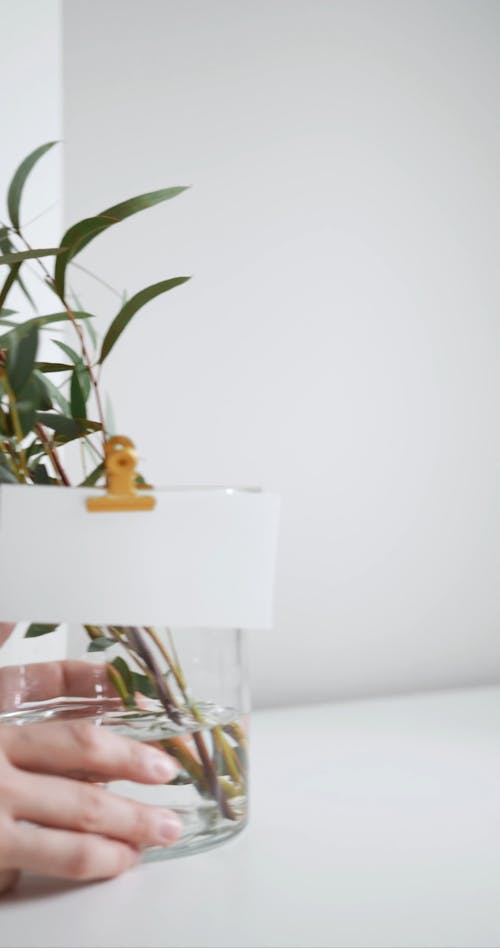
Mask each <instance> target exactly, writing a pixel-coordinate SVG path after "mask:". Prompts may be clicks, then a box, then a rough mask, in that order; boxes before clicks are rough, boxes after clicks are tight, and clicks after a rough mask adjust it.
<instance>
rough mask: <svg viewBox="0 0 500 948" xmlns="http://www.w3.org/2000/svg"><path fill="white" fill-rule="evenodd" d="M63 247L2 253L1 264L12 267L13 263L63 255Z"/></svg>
mask: <svg viewBox="0 0 500 948" xmlns="http://www.w3.org/2000/svg"><path fill="white" fill-rule="evenodd" d="M65 249H66V248H65V247H45V248H43V249H40V250H19V251H17V250H16V252H15V253H4V254H2V255H1V256H0V266H1V265H2V264H5V265H7V264H8V265H9V266H12V264H13V263H23V261H24V260H38V259H39V258H40V257H56V256H57V255H58V254H61V253H64V251H65Z"/></svg>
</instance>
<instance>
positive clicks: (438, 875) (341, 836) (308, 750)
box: [0, 688, 500, 948]
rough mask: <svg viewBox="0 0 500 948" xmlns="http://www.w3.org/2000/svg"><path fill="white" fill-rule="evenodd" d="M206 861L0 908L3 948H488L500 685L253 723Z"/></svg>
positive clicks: (497, 876)
mask: <svg viewBox="0 0 500 948" xmlns="http://www.w3.org/2000/svg"><path fill="white" fill-rule="evenodd" d="M252 769H253V780H252V819H251V825H250V826H249V827H248V829H246V830H245V831H244V832H243V833H242V834H241V835H240V836H239V837H238V838H236V839H235V840H233V841H231V842H229V843H226V844H223V845H222V846H220V847H218V848H215V849H213V850H211V851H208V852H205V853H202V854H200V855H196V856H189V857H185V858H182V859H177V860H167V861H164V862H156V863H150V864H148V865H142V866H139V867H138V868H137V869H134V870H132V871H131V872H129V873H128V874H126V875H124V876H122V877H121V878H119V879H115V880H112V881H109V882H101V883H94V884H92V885H84V886H75V885H64V884H58V883H54V882H44V881H43V880H37V879H34V878H31V879H25V880H24V881H23V882H22V884H21V886H20V888H19V890H18V891H17V893H16V894H14V895H12V896H7V897H4V898H2V899H1V900H0V945H1V946H2V948H21V946H22V948H28V946H30V948H35V946H36V948H45V946H47V948H48V946H50V948H90V946H96V948H132V946H134V948H135V946H137V948H159V946H172V948H188V946H189V948H212V946H213V948H225V946H231V948H275V946H280V948H295V946H304V948H323V946H328V948H336V946H340V948H350V946H357V948H378V946H380V948H392V946H395V948H406V946H415V948H417V946H418V948H441V946H446V948H462V946H470V948H490V946H491V948H493V946H494V948H498V946H499V945H500V688H480V689H474V690H463V691H450V692H442V693H435V694H431V695H422V696H417V697H403V698H390V699H383V700H380V699H379V700H369V701H368V700H367V701H358V702H348V703H341V704H332V705H316V706H309V707H307V708H297V709H293V710H278V711H266V712H260V713H256V714H255V715H254V718H253V732H252Z"/></svg>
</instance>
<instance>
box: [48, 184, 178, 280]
mask: <svg viewBox="0 0 500 948" xmlns="http://www.w3.org/2000/svg"><path fill="white" fill-rule="evenodd" d="M186 190H187V189H186V188H185V187H175V188H162V189H161V190H159V191H149V192H147V193H146V194H139V195H137V196H136V197H133V198H129V199H128V200H127V201H122V202H121V203H120V204H114V205H113V206H112V207H108V208H106V210H104V211H101V212H100V213H99V214H96V215H95V216H94V217H87V218H85V219H84V220H82V221H78V223H77V224H73V226H72V227H70V228H69V230H67V231H66V233H65V234H64V237H63V239H62V241H61V247H65V248H66V252H65V253H64V254H63V255H61V256H60V257H58V259H57V260H56V267H55V272H54V279H55V285H56V289H57V292H58V293H59V295H60V296H64V290H65V276H66V268H67V266H68V263H69V262H70V260H71V259H72V258H73V257H75V256H76V254H77V253H80V252H81V251H82V250H83V248H84V247H86V246H87V244H89V243H90V241H91V240H93V239H94V237H96V236H97V234H100V233H101V232H102V231H103V230H107V228H108V227H112V226H113V224H118V223H119V222H120V221H123V220H125V218H127V217H131V215H132V214H137V213H138V212H139V211H143V210H145V209H146V208H148V207H153V206H154V205H155V204H160V203H162V202H163V201H168V200H170V199H171V198H174V197H177V195H178V194H182V192H183V191H186Z"/></svg>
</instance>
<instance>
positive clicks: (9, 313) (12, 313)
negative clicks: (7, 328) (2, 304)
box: [0, 309, 16, 319]
mask: <svg viewBox="0 0 500 948" xmlns="http://www.w3.org/2000/svg"><path fill="white" fill-rule="evenodd" d="M15 315H16V310H15V309H0V318H2V319H3V318H4V316H15Z"/></svg>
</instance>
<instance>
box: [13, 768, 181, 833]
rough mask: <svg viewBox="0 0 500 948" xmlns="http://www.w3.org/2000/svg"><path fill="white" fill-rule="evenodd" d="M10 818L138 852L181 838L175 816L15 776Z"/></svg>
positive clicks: (61, 781) (87, 789)
mask: <svg viewBox="0 0 500 948" xmlns="http://www.w3.org/2000/svg"><path fill="white" fill-rule="evenodd" d="M11 796H12V806H11V815H12V816H14V818H15V819H22V820H29V821H30V822H32V823H38V824H42V825H43V826H53V827H58V828H60V829H66V830H79V831H80V832H84V833H98V834H100V835H101V836H108V837H112V838H113V839H120V840H123V841H124V842H126V843H129V844H131V845H133V846H134V847H143V846H166V845H167V846H168V845H170V844H171V843H174V842H175V841H176V840H177V839H178V838H179V836H180V835H181V832H182V823H181V821H180V819H179V817H178V816H177V815H176V814H175V813H173V812H172V811H171V810H164V809H161V808H160V807H156V806H146V805H145V804H143V803H136V802H135V801H134V800H127V799H125V798H124V797H117V796H115V795H114V794H112V793H108V791H107V790H103V789H102V788H101V787H94V786H91V785H89V784H85V783H80V782H79V781H77V780H67V779H65V778H64V777H47V776H39V775H38V774H26V773H22V772H21V771H17V775H16V776H15V778H14V787H13V793H12V795H11Z"/></svg>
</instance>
